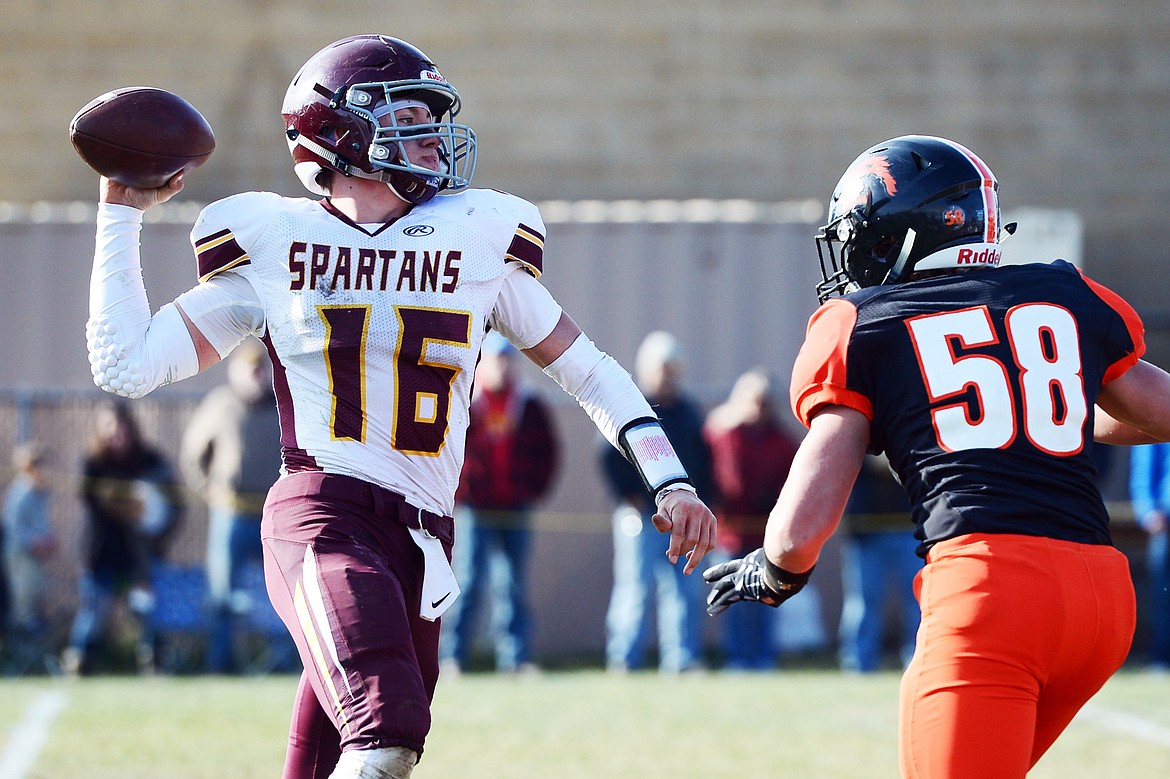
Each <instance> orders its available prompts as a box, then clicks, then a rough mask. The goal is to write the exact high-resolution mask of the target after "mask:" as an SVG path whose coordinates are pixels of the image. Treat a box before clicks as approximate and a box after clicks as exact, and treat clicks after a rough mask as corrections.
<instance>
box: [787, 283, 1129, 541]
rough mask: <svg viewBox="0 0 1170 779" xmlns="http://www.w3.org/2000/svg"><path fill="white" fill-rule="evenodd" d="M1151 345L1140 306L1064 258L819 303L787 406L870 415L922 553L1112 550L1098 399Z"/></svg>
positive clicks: (801, 412)
mask: <svg viewBox="0 0 1170 779" xmlns="http://www.w3.org/2000/svg"><path fill="white" fill-rule="evenodd" d="M1144 349H1145V344H1144V338H1143V331H1142V323H1141V320H1140V319H1139V318H1138V316H1137V314H1136V313H1135V312H1134V310H1133V309H1132V308H1131V307H1130V306H1129V305H1128V304H1127V303H1126V302H1125V301H1124V300H1122V299H1121V298H1120V297H1119V296H1117V295H1116V294H1114V293H1113V292H1111V291H1110V290H1108V289H1106V288H1105V287H1102V286H1101V285H1099V284H1097V283H1095V282H1093V281H1091V280H1089V279H1088V278H1086V277H1084V276H1083V275H1082V274H1081V273H1080V272H1079V271H1078V270H1077V269H1076V268H1075V267H1073V266H1072V265H1070V264H1069V263H1067V262H1063V261H1057V262H1054V263H1051V264H1033V265H1013V266H1005V267H1002V268H988V269H979V270H971V271H965V272H963V273H960V274H953V275H946V276H939V277H935V278H930V279H924V280H920V281H915V282H912V283H908V284H899V285H891V286H877V287H869V288H867V289H863V290H861V291H858V292H855V293H853V294H851V295H848V296H846V297H843V298H838V299H833V300H830V301H828V302H827V303H825V304H824V305H823V306H821V308H820V309H818V310H817V312H816V313H814V314H813V316H812V318H811V319H810V320H809V326H808V331H807V334H806V338H805V342H804V345H803V346H802V347H801V351H800V354H799V356H798V357H797V360H796V365H795V367H794V369H793V376H792V387H791V396H792V406H793V410H794V411H795V412H796V415H797V417H798V418H799V419H800V420H801V422H803V423H804V424H805V425H807V424H808V423H809V421H810V420H811V418H812V417H813V415H815V413H816V412H817V410H818V409H820V408H821V407H823V406H825V405H843V406H848V407H850V408H854V409H856V410H858V411H861V412H862V413H864V414H865V415H866V416H867V417H868V418H869V419H870V422H871V425H870V431H871V438H870V449H871V451H872V452H873V453H881V452H885V454H886V455H887V457H888V458H889V461H890V465H891V467H892V468H893V470H894V472H895V473H896V474H897V476H898V478H899V479H900V480H901V482H902V485H903V487H905V489H906V491H907V493H908V495H909V496H910V500H911V503H912V505H913V511H912V517H913V520H914V523H915V525H916V526H917V530H916V536H917V537H918V538H919V540H921V541H922V544H921V545H920V546H919V553H920V554H923V555H925V553H926V551H927V550H928V549H929V548H930V546H931V545H933V544H935V543H937V542H938V541H941V540H943V539H947V538H953V537H955V536H959V535H965V534H968V533H1018V534H1024V535H1033V536H1047V537H1052V538H1058V539H1064V540H1069V541H1077V542H1082V543H1091V544H1108V543H1110V542H1111V539H1110V535H1109V528H1108V519H1109V518H1108V514H1107V513H1106V510H1105V505H1104V502H1103V500H1102V498H1101V494H1100V491H1099V490H1098V488H1097V486H1096V480H1095V477H1096V468H1095V466H1094V463H1093V459H1092V456H1091V454H1092V447H1093V440H1092V438H1093V436H1092V432H1093V415H1094V404H1095V403H1096V400H1097V395H1098V394H1099V392H1100V390H1101V387H1102V386H1104V385H1105V384H1107V383H1109V382H1110V381H1112V380H1113V379H1114V378H1116V377H1118V376H1120V375H1121V374H1122V373H1124V372H1125V371H1126V370H1128V369H1129V368H1130V367H1131V366H1132V365H1134V364H1135V363H1136V362H1137V360H1138V359H1139V358H1140V357H1141V355H1142V353H1143V352H1144Z"/></svg>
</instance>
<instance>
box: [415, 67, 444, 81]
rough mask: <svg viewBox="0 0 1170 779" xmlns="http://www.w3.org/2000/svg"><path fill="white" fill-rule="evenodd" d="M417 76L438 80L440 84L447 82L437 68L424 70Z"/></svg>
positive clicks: (422, 78)
mask: <svg viewBox="0 0 1170 779" xmlns="http://www.w3.org/2000/svg"><path fill="white" fill-rule="evenodd" d="M419 78H420V79H421V80H423V81H438V82H439V83H440V84H446V83H447V79H445V78H443V77H442V75H440V74H439V71H437V70H424V71H423V72H422V73H420V74H419Z"/></svg>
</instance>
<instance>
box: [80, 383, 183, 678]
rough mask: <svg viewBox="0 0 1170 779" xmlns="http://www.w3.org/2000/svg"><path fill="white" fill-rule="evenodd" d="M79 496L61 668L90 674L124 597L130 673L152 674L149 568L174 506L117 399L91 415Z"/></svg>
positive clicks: (162, 465)
mask: <svg viewBox="0 0 1170 779" xmlns="http://www.w3.org/2000/svg"><path fill="white" fill-rule="evenodd" d="M81 498H82V501H83V503H84V504H85V509H86V526H85V530H84V542H83V543H84V546H83V551H82V565H83V570H82V573H81V579H80V592H79V603H78V609H77V614H76V616H75V617H74V619H73V627H72V629H71V630H70V635H69V646H68V647H67V648H66V649H65V652H64V655H63V657H62V668H63V670H64V671H65V672H66V673H68V674H71V675H75V674H84V673H87V672H89V671H91V670H93V660H94V652H95V651H96V650H98V649H102V648H104V645H103V643H102V642H103V640H104V639H105V638H106V633H107V627H108V622H109V617H110V614H111V610H112V608H113V606H114V604H115V601H116V600H118V599H120V598H124V599H125V600H126V604H127V606H128V607H129V609H130V611H131V612H132V613H133V614H134V616H135V617H136V618H137V619H138V621H139V631H138V638H137V646H136V657H135V660H136V662H137V665H138V669H139V671H141V672H150V671H153V670H154V653H155V640H154V638H155V637H154V633H153V629H152V625H151V616H152V612H153V609H154V596H153V593H152V592H151V573H152V571H151V568H152V566H153V565H154V564H155V563H156V562H157V561H161V560H162V557H163V553H164V550H165V548H166V544H167V542H168V541H169V540H170V538H171V537H172V535H173V533H174V531H175V529H176V528H177V526H178V523H179V519H180V517H181V515H182V503H181V501H180V499H179V498H180V496H179V489H178V485H177V484H176V481H175V476H174V473H173V471H172V468H171V466H170V464H169V463H168V462H167V461H166V460H165V459H164V458H163V456H162V455H161V454H160V453H159V452H158V451H156V450H155V449H154V448H153V447H151V446H149V445H148V444H147V443H146V441H144V440H143V438H142V434H141V432H140V431H139V427H138V422H137V420H136V419H135V417H134V416H133V415H132V413H131V411H130V408H129V406H128V405H126V403H125V402H124V401H108V402H105V403H103V404H102V405H100V406H98V408H97V410H96V412H95V416H94V430H93V440H92V442H91V444H90V447H89V452H88V454H87V455H86V457H85V460H84V463H83V466H82V481H81Z"/></svg>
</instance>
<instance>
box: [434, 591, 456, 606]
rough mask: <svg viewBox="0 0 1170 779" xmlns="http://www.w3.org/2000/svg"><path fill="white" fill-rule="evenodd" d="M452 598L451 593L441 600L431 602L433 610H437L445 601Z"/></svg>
mask: <svg viewBox="0 0 1170 779" xmlns="http://www.w3.org/2000/svg"><path fill="white" fill-rule="evenodd" d="M450 597H451V593H447V594H446V595H444V596H443V597H441V598H439V599H438V600H433V601H431V608H432V609H437V608H439V604H441V603H442V602H443V601H445V600H447V598H450Z"/></svg>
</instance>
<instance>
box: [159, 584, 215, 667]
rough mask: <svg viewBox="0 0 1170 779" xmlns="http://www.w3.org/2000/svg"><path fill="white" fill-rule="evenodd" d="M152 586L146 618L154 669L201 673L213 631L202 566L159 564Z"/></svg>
mask: <svg viewBox="0 0 1170 779" xmlns="http://www.w3.org/2000/svg"><path fill="white" fill-rule="evenodd" d="M151 587H152V595H153V596H154V599H153V604H152V606H151V608H150V609H149V611H148V612H147V613H146V614H144V615H143V618H144V625H145V630H146V632H147V634H148V636H147V638H148V639H149V640H151V642H152V644H153V646H154V665H155V667H156V668H157V669H158V670H159V671H161V672H163V673H195V672H197V671H199V670H201V664H202V656H203V653H204V652H205V651H206V646H207V635H208V630H209V628H210V618H209V617H210V615H209V614H208V610H207V597H208V587H207V574H206V573H205V571H204V570H203V567H202V566H198V565H175V564H172V563H158V564H156V565H155V566H154V570H153V572H152V576H151Z"/></svg>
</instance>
